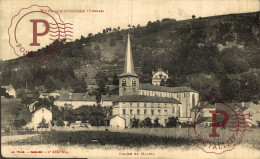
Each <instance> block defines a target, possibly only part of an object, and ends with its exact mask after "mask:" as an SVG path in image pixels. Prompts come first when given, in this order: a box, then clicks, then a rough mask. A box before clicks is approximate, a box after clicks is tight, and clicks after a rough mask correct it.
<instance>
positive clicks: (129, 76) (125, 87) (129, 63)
mask: <svg viewBox="0 0 260 159" xmlns="http://www.w3.org/2000/svg"><path fill="white" fill-rule="evenodd" d="M118 78H119V96H124V95H134V94H136V95H137V94H138V89H139V77H138V75H137V74H136V73H135V72H134V63H133V57H132V50H131V41H130V35H129V33H128V38H127V46H126V54H125V66H124V72H123V73H122V74H120V75H118Z"/></svg>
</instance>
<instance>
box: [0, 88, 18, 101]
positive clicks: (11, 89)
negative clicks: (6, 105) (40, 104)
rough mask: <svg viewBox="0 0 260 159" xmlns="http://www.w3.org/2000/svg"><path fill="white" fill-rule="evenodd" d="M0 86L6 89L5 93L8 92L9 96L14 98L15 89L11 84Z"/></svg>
mask: <svg viewBox="0 0 260 159" xmlns="http://www.w3.org/2000/svg"><path fill="white" fill-rule="evenodd" d="M1 88H4V89H5V90H6V93H7V94H9V96H10V97H12V98H16V91H15V89H14V87H13V86H12V85H9V86H1Z"/></svg>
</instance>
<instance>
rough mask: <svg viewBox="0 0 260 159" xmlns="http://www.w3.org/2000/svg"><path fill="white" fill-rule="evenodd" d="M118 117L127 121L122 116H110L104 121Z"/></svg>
mask: <svg viewBox="0 0 260 159" xmlns="http://www.w3.org/2000/svg"><path fill="white" fill-rule="evenodd" d="M116 116H118V117H120V118H122V119H124V120H125V118H123V117H121V116H119V115H112V116H109V117H106V118H104V120H111V119H113V118H114V117H116Z"/></svg>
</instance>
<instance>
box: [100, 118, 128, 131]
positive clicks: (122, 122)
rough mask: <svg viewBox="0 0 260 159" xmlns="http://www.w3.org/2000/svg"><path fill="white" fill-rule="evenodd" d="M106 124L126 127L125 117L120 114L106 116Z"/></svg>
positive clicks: (118, 127)
mask: <svg viewBox="0 0 260 159" xmlns="http://www.w3.org/2000/svg"><path fill="white" fill-rule="evenodd" d="M104 120H105V122H106V126H109V127H110V128H112V129H124V128H125V125H126V123H125V119H124V118H122V117H121V116H119V115H113V116H110V117H106V118H105V119H104Z"/></svg>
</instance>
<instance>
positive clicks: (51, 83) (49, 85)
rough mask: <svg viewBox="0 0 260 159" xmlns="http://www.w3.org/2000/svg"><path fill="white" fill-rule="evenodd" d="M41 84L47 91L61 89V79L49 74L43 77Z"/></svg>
mask: <svg viewBox="0 0 260 159" xmlns="http://www.w3.org/2000/svg"><path fill="white" fill-rule="evenodd" d="M43 85H44V87H45V88H46V89H47V90H48V92H51V91H54V90H56V89H61V81H59V80H58V79H56V78H54V77H53V76H51V75H48V76H47V77H46V78H45V81H44V84H43Z"/></svg>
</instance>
